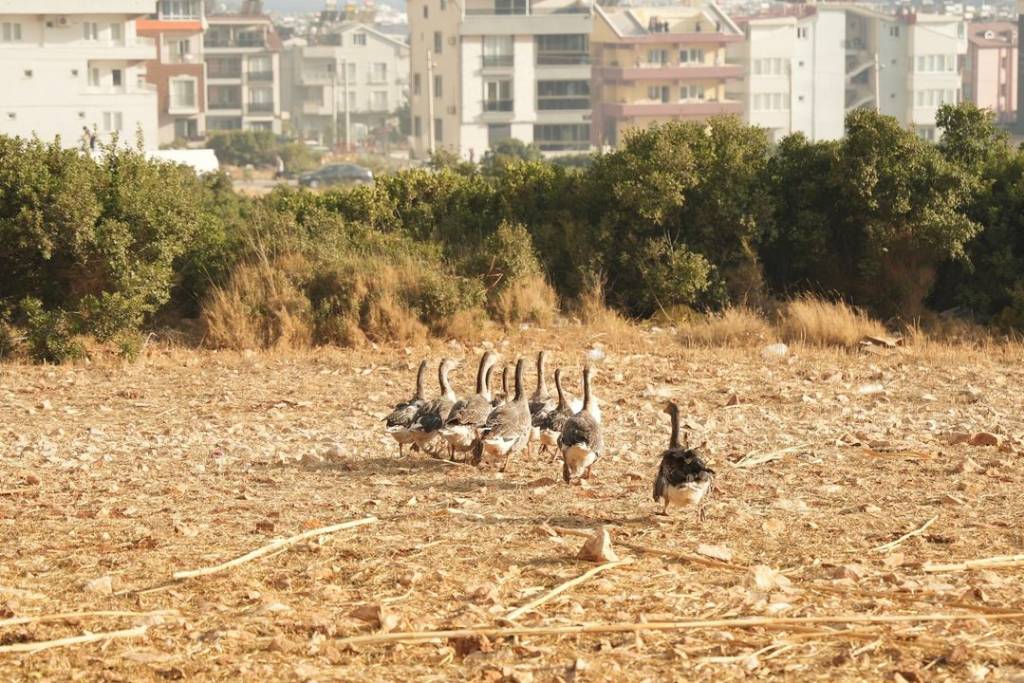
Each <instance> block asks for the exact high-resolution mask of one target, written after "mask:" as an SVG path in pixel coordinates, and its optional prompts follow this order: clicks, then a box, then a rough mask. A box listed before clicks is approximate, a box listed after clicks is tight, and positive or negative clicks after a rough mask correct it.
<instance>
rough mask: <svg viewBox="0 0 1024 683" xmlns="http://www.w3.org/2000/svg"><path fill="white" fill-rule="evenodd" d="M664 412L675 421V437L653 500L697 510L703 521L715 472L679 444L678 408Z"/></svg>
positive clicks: (665, 510)
mask: <svg viewBox="0 0 1024 683" xmlns="http://www.w3.org/2000/svg"><path fill="white" fill-rule="evenodd" d="M665 412H666V413H668V414H669V416H670V417H671V418H672V436H671V438H670V439H669V442H668V450H666V451H665V452H664V453H662V454H661V466H660V467H659V468H658V476H657V477H656V478H655V480H654V500H655V502H659V501H660V502H662V503H664V507H663V508H662V511H661V514H663V515H667V514H668V509H669V506H672V505H675V506H677V507H696V508H697V519H699V520H703V519H704V507H705V505H706V504H707V501H708V499H709V498H710V497H711V492H712V491H713V490H714V488H715V471H714V470H713V469H711V468H710V467H708V466H707V465H706V464H705V463H704V460H703V459H702V458H701V457H700V455H698V454H697V452H696V451H695V450H693V449H691V448H689V447H688V446H683V445H682V444H681V443H680V442H679V406H677V405H676V404H675V403H669V404H668V405H667V406H665Z"/></svg>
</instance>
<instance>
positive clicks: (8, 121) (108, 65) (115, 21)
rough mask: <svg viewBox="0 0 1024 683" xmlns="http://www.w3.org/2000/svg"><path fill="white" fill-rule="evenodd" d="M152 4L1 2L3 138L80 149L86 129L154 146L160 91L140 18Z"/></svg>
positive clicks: (121, 0)
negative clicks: (150, 77) (149, 75)
mask: <svg viewBox="0 0 1024 683" xmlns="http://www.w3.org/2000/svg"><path fill="white" fill-rule="evenodd" d="M152 12H153V1H152V0H89V2H87V3H86V2H69V1H68V0H63V1H61V0H4V2H2V3H0V83H2V84H3V97H2V98H0V133H2V134H5V135H20V136H23V137H28V136H32V135H38V136H39V137H40V138H42V139H44V140H52V139H53V138H54V137H55V136H60V140H61V143H62V144H63V145H64V146H65V147H76V146H80V145H81V144H82V129H83V127H86V128H89V129H90V130H93V131H95V132H96V134H97V137H98V138H99V139H100V140H101V141H104V142H105V141H109V140H111V139H112V137H113V136H115V135H116V136H117V137H118V139H119V140H120V141H122V142H124V143H125V144H130V145H134V144H135V142H136V133H137V132H138V133H141V136H142V144H143V146H144V147H145V148H149V149H154V148H156V147H157V105H156V103H157V93H156V89H155V88H154V87H153V86H152V85H151V84H149V83H147V82H146V78H145V74H146V66H145V65H146V62H147V61H148V60H151V59H153V57H154V54H155V50H156V47H155V44H154V42H153V40H152V39H150V38H146V37H144V36H138V35H137V34H136V29H135V21H136V19H138V18H140V17H145V16H148V15H149V14H151V13H152Z"/></svg>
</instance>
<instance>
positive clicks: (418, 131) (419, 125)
mask: <svg viewBox="0 0 1024 683" xmlns="http://www.w3.org/2000/svg"><path fill="white" fill-rule="evenodd" d="M412 134H413V135H415V136H416V137H421V136H422V135H423V119H421V118H420V117H418V116H414V117H413V119H412Z"/></svg>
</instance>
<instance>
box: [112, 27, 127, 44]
mask: <svg viewBox="0 0 1024 683" xmlns="http://www.w3.org/2000/svg"><path fill="white" fill-rule="evenodd" d="M123 37H124V27H123V26H121V24H111V25H110V40H112V41H113V42H115V43H119V42H121V39H122V38H123Z"/></svg>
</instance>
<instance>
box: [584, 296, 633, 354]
mask: <svg viewBox="0 0 1024 683" xmlns="http://www.w3.org/2000/svg"><path fill="white" fill-rule="evenodd" d="M574 313H575V315H576V317H577V318H578V320H579V321H580V322H581V323H582V326H583V328H584V329H585V330H587V331H589V332H590V333H591V336H600V337H601V338H602V339H603V340H604V342H605V343H611V344H617V345H624V344H629V343H631V340H632V339H633V337H635V336H636V334H637V331H638V328H637V326H636V325H634V324H633V323H632V322H630V321H629V320H627V319H626V318H624V317H623V316H622V315H621V314H620V313H618V312H617V311H615V310H613V309H611V308H609V307H608V305H607V303H606V299H605V292H604V283H603V282H601V281H596V282H594V283H593V284H592V285H591V286H590V287H588V288H587V289H585V290H584V291H583V293H582V294H580V297H579V299H577V300H576V302H575V307H574Z"/></svg>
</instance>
